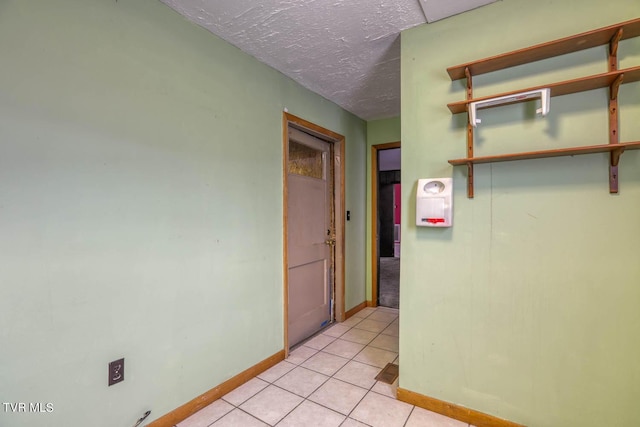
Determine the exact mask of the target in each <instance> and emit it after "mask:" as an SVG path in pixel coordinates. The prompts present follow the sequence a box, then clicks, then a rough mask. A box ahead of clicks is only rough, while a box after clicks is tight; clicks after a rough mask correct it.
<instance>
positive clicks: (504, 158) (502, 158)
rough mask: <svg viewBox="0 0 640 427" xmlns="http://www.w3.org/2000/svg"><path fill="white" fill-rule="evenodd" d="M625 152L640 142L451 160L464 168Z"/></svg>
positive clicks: (639, 144)
mask: <svg viewBox="0 0 640 427" xmlns="http://www.w3.org/2000/svg"><path fill="white" fill-rule="evenodd" d="M625 150H640V141H633V142H621V143H619V144H602V145H587V146H581V147H569V148H557V149H554V150H541V151H529V152H526V153H513V154H497V155H495V156H480V157H472V158H464V159H453V160H449V163H451V164H452V165H454V166H462V165H466V164H469V163H471V164H476V165H477V164H480V163H496V162H508V161H512V160H528V159H542V158H546V157H562V156H575V155H578V154H592V153H606V152H610V151H619V153H618V156H619V155H620V154H622V152H623V151H625Z"/></svg>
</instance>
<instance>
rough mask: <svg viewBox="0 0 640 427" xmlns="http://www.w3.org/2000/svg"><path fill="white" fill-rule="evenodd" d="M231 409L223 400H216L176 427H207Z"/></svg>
mask: <svg viewBox="0 0 640 427" xmlns="http://www.w3.org/2000/svg"><path fill="white" fill-rule="evenodd" d="M233 409H234V408H233V406H231V405H230V404H228V403H227V402H225V401H224V400H219V399H218V400H216V401H215V402H213V403H212V404H210V405H208V406H205V407H204V408H202V409H201V410H199V411H198V412H196V413H195V414H193V415H191V416H190V417H189V418H187V419H186V420H184V421H182V422H180V423H178V427H208V426H210V425H211V424H213V423H214V422H215V421H217V420H218V419H220V418H222V417H223V416H224V415H226V414H227V413H229V412H231V411H232V410H233Z"/></svg>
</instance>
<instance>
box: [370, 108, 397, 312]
mask: <svg viewBox="0 0 640 427" xmlns="http://www.w3.org/2000/svg"><path fill="white" fill-rule="evenodd" d="M397 141H400V117H391V118H388V119H379V120H371V121H369V122H367V171H368V172H367V194H368V195H369V196H371V146H372V145H379V144H386V143H388V142H397ZM372 237H373V236H372V235H371V199H367V248H366V249H367V262H366V278H367V279H366V280H367V288H366V290H367V294H366V300H367V301H373V300H374V299H375V298H374V297H373V296H372V293H371V289H372V277H371V244H372Z"/></svg>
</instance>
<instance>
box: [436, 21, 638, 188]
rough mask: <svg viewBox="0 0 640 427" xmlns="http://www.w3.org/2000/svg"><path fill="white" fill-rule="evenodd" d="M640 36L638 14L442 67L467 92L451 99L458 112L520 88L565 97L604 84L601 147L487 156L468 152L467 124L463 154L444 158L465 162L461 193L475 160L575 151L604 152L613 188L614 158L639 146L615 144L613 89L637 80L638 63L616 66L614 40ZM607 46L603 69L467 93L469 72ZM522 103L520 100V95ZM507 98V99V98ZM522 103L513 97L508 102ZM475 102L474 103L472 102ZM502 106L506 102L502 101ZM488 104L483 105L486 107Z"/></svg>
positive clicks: (615, 182)
mask: <svg viewBox="0 0 640 427" xmlns="http://www.w3.org/2000/svg"><path fill="white" fill-rule="evenodd" d="M638 36H640V18H636V19H632V20H630V21H626V22H622V23H619V24H616V25H611V26H608V27H604V28H600V29H597V30H593V31H589V32H586V33H581V34H577V35H575V36H570V37H565V38H563V39H559V40H554V41H550V42H547V43H542V44H538V45H535V46H532V47H528V48H524V49H519V50H514V51H512V52H508V53H503V54H500V55H496V56H492V57H489V58H485V59H480V60H477V61H472V62H467V63H465V64H461V65H456V66H455V67H449V68H447V72H448V73H449V76H450V77H451V80H458V79H462V78H466V80H467V85H466V86H467V90H466V99H465V100H464V101H459V102H452V103H450V104H447V107H448V108H449V110H451V112H452V113H453V114H458V113H463V112H465V111H467V110H468V109H469V104H470V103H472V102H478V101H484V100H490V99H492V98H499V97H503V96H509V95H514V94H518V93H523V92H525V93H526V92H530V91H535V90H540V89H544V88H549V89H550V96H552V97H553V96H561V95H568V94H572V93H577V92H583V91H587V90H593V89H598V88H606V87H608V88H609V100H608V104H609V105H608V110H607V111H608V115H609V143H608V144H603V145H589V146H580V147H569V148H559V149H553V150H542V151H528V152H522V153H512V154H497V155H491V156H482V157H476V156H474V154H473V149H474V144H473V136H474V131H473V129H474V126H473V125H472V124H471V123H470V122H469V121H468V122H467V157H465V158H462V159H454V160H449V163H451V164H452V165H454V166H459V165H466V166H467V195H468V197H469V198H473V192H474V186H473V180H474V176H473V165H474V164H478V163H492V162H505V161H512V160H525V159H539V158H546V157H559V156H574V155H578V154H590V153H606V152H609V153H610V165H609V192H611V193H617V192H618V162H619V160H620V155H621V154H622V153H623V152H624V151H625V150H637V149H640V141H634V142H625V143H620V142H619V137H618V133H619V132H618V127H619V125H618V121H619V113H618V90H619V87H620V85H621V84H623V83H630V82H637V81H640V66H634V67H629V68H625V69H623V70H619V69H618V44H619V42H620V40H624V39H628V38H632V37H638ZM602 45H608V55H607V66H608V70H609V71H608V72H606V73H602V74H595V75H590V76H585V77H579V78H575V79H572V80H566V81H562V82H551V83H549V84H546V85H541V86H536V87H531V88H526V89H520V90H517V91H513V92H505V93H501V94H497V95H491V96H486V97H481V98H474V97H473V82H472V78H473V76H474V75H478V74H484V73H489V72H493V71H498V70H502V69H505V68H509V67H514V66H516V65H522V64H526V63H530V62H534V61H538V60H541V59H546V58H551V57H554V56H558V55H565V54H568V53H572V52H577V51H580V50H583V49H589V48H592V47H596V46H602ZM524 100H525V101H526V99H524ZM508 101H510V100H508ZM516 102H522V101H520V100H515V101H513V102H510V103H516ZM476 105H477V104H476ZM503 105H506V104H503ZM492 107H493V105H488V106H486V107H484V108H492Z"/></svg>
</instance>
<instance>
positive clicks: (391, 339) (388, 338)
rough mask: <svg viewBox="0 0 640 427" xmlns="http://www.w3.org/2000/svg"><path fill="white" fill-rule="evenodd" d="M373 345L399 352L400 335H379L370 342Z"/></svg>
mask: <svg viewBox="0 0 640 427" xmlns="http://www.w3.org/2000/svg"><path fill="white" fill-rule="evenodd" d="M369 345H370V346H371V347H376V348H381V349H383V350H389V351H393V352H394V353H397V352H398V337H395V336H393V335H382V334H380V335H378V336H377V337H376V338H375V339H374V340H373V341H371V342H370V343H369Z"/></svg>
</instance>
